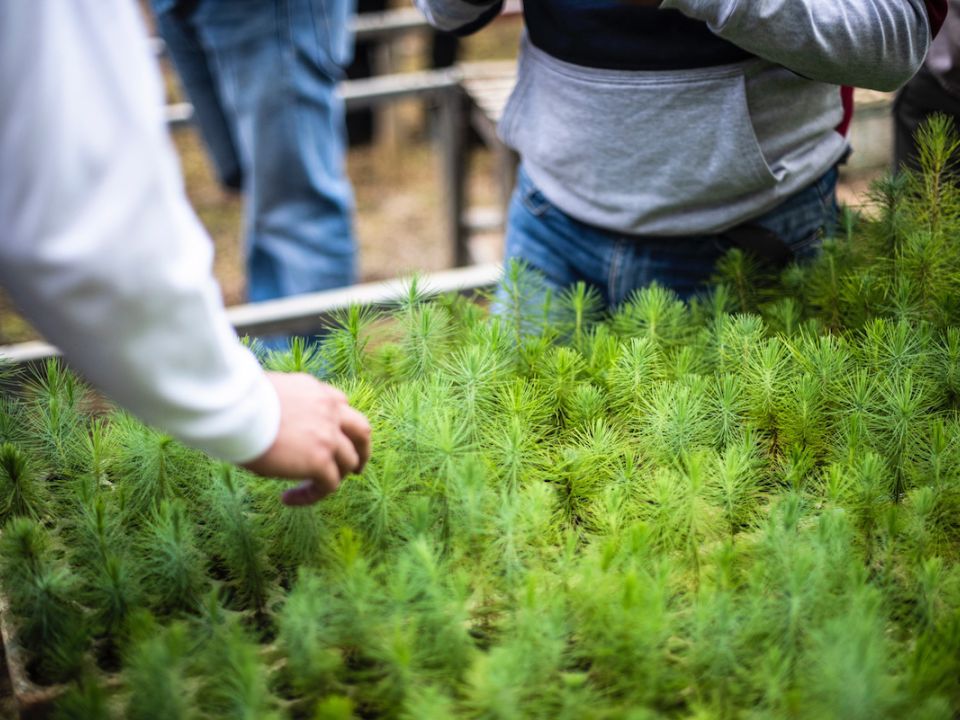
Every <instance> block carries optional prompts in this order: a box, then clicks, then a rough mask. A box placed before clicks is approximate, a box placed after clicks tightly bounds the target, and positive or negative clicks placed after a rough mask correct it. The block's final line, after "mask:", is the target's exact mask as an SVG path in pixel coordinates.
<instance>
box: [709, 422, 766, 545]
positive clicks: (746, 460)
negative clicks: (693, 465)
mask: <svg viewBox="0 0 960 720" xmlns="http://www.w3.org/2000/svg"><path fill="white" fill-rule="evenodd" d="M717 461H718V464H717V469H716V471H715V472H714V473H711V474H710V475H709V476H708V482H709V483H710V484H712V485H713V489H712V491H711V492H710V495H712V496H713V501H714V502H715V503H716V505H718V506H719V508H720V513H721V518H722V521H723V524H724V525H725V526H726V529H727V532H728V533H729V534H730V537H731V539H733V538H734V537H735V536H736V534H737V533H738V532H740V531H741V530H743V529H747V528H750V527H752V526H753V525H754V523H755V522H756V521H757V518H758V516H759V513H760V512H761V500H762V498H763V496H764V493H763V486H762V483H763V480H764V463H763V458H762V457H761V455H760V448H759V446H758V445H757V442H756V439H755V438H754V437H753V436H752V435H750V434H749V433H748V434H746V435H744V436H743V438H742V439H741V440H740V441H739V442H737V443H731V444H730V445H727V446H726V448H725V449H724V451H723V453H722V455H720V456H719V457H717Z"/></svg>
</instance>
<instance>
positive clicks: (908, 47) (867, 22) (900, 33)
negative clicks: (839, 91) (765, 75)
mask: <svg viewBox="0 0 960 720" xmlns="http://www.w3.org/2000/svg"><path fill="white" fill-rule="evenodd" d="M660 7H661V8H662V9H673V10H679V11H680V12H682V13H684V14H685V15H687V16H689V17H692V18H695V19H697V20H703V21H705V22H706V23H707V24H708V25H709V27H710V29H711V30H712V31H713V32H714V33H716V34H717V35H719V36H720V37H722V38H724V39H726V40H729V41H730V42H732V43H734V44H736V45H739V46H740V47H742V48H744V49H745V50H749V51H750V52H752V53H754V54H755V55H758V56H760V57H763V58H765V59H767V60H771V61H773V62H776V63H779V64H780V65H783V66H784V67H787V68H789V69H791V70H793V71H794V72H796V73H798V74H800V75H803V76H805V77H809V78H811V79H813V80H820V81H822V82H829V83H834V84H837V85H855V86H857V87H865V88H872V89H876V90H893V89H895V88H897V87H899V86H900V85H902V84H903V83H905V82H906V81H907V80H909V79H910V78H911V77H912V76H913V74H914V73H915V72H916V71H917V69H919V67H920V65H921V63H922V62H923V59H924V57H925V56H926V53H927V47H928V46H929V44H930V40H931V38H932V35H933V34H934V32H936V30H938V29H939V26H940V24H942V22H943V18H944V17H945V16H946V0H663V2H662V3H661V4H660Z"/></svg>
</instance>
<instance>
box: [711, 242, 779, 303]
mask: <svg viewBox="0 0 960 720" xmlns="http://www.w3.org/2000/svg"><path fill="white" fill-rule="evenodd" d="M713 280H714V282H719V283H722V284H723V285H725V286H726V287H727V288H729V289H730V292H731V297H732V299H733V301H734V308H735V309H736V311H737V312H741V313H752V312H756V311H757V306H758V302H759V299H760V298H759V295H758V289H759V288H760V287H761V286H762V285H763V284H764V281H765V280H767V278H766V277H765V274H764V273H763V270H762V268H761V266H760V263H759V262H758V261H757V259H756V258H755V257H754V256H753V255H750V254H749V253H746V252H744V251H743V250H740V249H739V248H734V249H733V250H730V251H729V252H728V253H727V254H726V255H724V256H723V257H722V258H720V259H719V260H718V261H717V266H716V272H715V276H714V278H713Z"/></svg>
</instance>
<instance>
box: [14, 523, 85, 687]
mask: <svg viewBox="0 0 960 720" xmlns="http://www.w3.org/2000/svg"><path fill="white" fill-rule="evenodd" d="M30 523H32V521H30V520H27V519H26V518H17V519H15V520H13V521H12V522H11V523H10V524H8V525H7V526H6V528H5V529H4V537H3V545H2V549H0V552H2V555H0V558H2V563H3V578H4V581H5V582H4V585H5V587H6V588H7V589H8V593H9V597H10V609H11V610H12V612H13V614H14V616H15V617H16V620H17V623H16V624H17V630H16V639H17V643H18V644H19V645H20V646H21V647H24V648H26V649H27V650H28V651H29V652H30V654H31V655H32V656H33V664H34V666H35V672H36V674H37V676H38V679H39V680H40V681H41V682H44V683H49V682H58V681H63V680H65V679H67V678H69V677H72V676H74V675H75V674H76V673H77V672H78V671H79V670H80V668H81V666H82V663H83V655H84V652H85V651H86V649H87V641H88V630H87V627H86V618H85V617H84V614H83V611H82V609H81V608H80V606H79V605H77V603H76V597H77V587H78V583H77V578H76V577H75V576H74V575H73V573H71V572H70V570H69V568H68V567H67V565H66V563H65V562H63V561H62V559H61V558H59V557H55V556H53V555H52V554H48V553H45V552H43V550H42V549H41V548H40V547H39V546H42V545H43V544H44V543H45V542H46V541H45V540H43V539H41V538H39V537H37V534H38V533H39V532H40V531H39V529H38V528H37V527H36V526H32V527H31V525H30ZM8 536H9V537H8ZM28 553H29V554H28ZM34 553H35V554H34ZM13 583H16V585H14V584H13Z"/></svg>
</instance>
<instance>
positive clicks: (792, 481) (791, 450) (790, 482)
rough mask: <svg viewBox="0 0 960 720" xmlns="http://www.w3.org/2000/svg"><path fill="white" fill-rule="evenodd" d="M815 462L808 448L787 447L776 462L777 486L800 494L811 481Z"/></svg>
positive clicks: (814, 471) (815, 468)
mask: <svg viewBox="0 0 960 720" xmlns="http://www.w3.org/2000/svg"><path fill="white" fill-rule="evenodd" d="M816 470H817V460H816V458H815V457H814V455H813V453H812V452H811V451H810V449H809V448H806V447H798V446H788V447H786V448H784V450H783V453H782V455H781V457H780V458H779V460H778V464H777V471H776V478H777V480H778V481H779V484H780V485H781V486H783V487H785V488H788V489H789V490H792V491H794V492H801V491H802V490H803V489H805V488H806V487H807V485H809V484H810V482H811V481H812V480H813V478H814V475H815V473H816Z"/></svg>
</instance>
